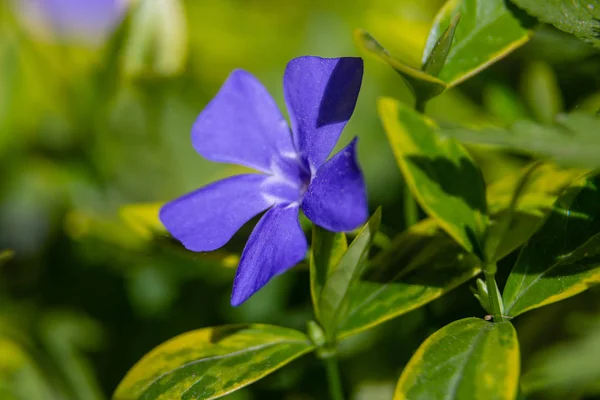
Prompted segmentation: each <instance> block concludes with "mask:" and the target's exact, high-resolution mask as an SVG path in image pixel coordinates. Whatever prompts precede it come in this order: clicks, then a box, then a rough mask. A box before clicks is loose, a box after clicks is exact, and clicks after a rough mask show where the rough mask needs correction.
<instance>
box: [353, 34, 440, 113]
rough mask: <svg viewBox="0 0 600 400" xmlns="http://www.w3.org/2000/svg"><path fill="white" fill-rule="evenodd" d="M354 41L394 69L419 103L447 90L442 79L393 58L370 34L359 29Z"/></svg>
mask: <svg viewBox="0 0 600 400" xmlns="http://www.w3.org/2000/svg"><path fill="white" fill-rule="evenodd" d="M354 41H355V42H356V43H357V44H358V46H359V47H360V48H361V49H362V50H363V51H364V52H366V53H370V54H373V55H374V56H375V57H377V58H378V59H380V60H382V61H384V62H386V63H387V64H389V65H390V66H391V67H392V68H394V70H395V71H396V72H397V73H398V74H400V76H401V77H402V78H404V80H405V81H406V82H407V83H408V85H409V86H410V88H411V89H412V90H413V92H414V94H415V97H416V98H417V102H424V101H427V100H429V99H431V98H432V97H435V96H437V95H439V94H441V93H442V92H443V91H444V90H446V84H445V83H444V82H442V81H441V80H440V79H438V78H436V77H434V76H432V75H430V74H428V73H426V72H423V71H421V70H419V69H417V68H413V67H411V66H409V65H407V64H405V63H403V62H402V61H400V60H398V59H396V58H394V57H392V56H391V55H390V53H388V51H387V50H386V49H385V48H384V47H383V46H382V45H381V44H380V43H379V42H378V41H377V40H375V38H374V37H373V36H371V34H370V33H368V32H366V31H364V30H362V29H357V30H355V31H354Z"/></svg>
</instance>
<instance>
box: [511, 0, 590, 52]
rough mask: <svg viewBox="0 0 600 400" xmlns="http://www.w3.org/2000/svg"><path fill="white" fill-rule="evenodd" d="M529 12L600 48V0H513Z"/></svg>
mask: <svg viewBox="0 0 600 400" xmlns="http://www.w3.org/2000/svg"><path fill="white" fill-rule="evenodd" d="M512 2H513V3H515V4H516V5H518V6H519V7H521V8H523V9H524V10H525V11H527V12H528V13H529V14H531V15H533V16H534V17H536V18H537V19H539V20H540V21H542V22H545V23H547V24H552V25H554V26H555V27H557V28H558V29H560V30H562V31H565V32H568V33H572V34H573V35H575V36H577V37H578V38H580V39H582V40H585V41H586V42H588V43H590V44H593V45H594V46H596V47H598V48H600V3H598V0H576V1H572V0H512Z"/></svg>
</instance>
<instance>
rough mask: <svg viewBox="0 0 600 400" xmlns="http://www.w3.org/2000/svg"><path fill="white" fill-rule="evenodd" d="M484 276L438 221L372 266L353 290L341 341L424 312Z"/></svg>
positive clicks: (410, 232)
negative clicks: (395, 320)
mask: <svg viewBox="0 0 600 400" xmlns="http://www.w3.org/2000/svg"><path fill="white" fill-rule="evenodd" d="M478 273H479V260H478V259H477V258H476V257H475V256H473V255H472V254H469V253H468V252H466V251H465V250H464V249H463V248H462V247H461V246H460V245H458V244H457V243H456V242H455V241H454V240H453V239H452V238H451V237H450V236H448V234H447V233H446V232H444V231H443V230H442V229H441V228H440V227H439V226H438V225H437V223H436V222H435V221H434V220H433V219H426V220H423V221H420V222H419V223H417V224H415V225H413V226H411V227H410V228H409V229H407V230H406V231H404V232H403V233H402V234H400V235H399V236H398V238H396V239H394V241H393V243H392V245H391V246H390V248H389V249H387V250H386V251H384V252H382V253H380V254H378V255H377V256H376V257H375V258H374V259H373V261H372V262H371V268H370V270H369V271H368V272H367V273H366V274H365V276H364V277H363V278H361V280H360V281H359V282H357V284H356V285H354V286H353V287H352V288H351V289H350V293H349V294H348V297H349V298H350V305H349V306H348V310H350V311H349V313H348V315H347V316H346V317H345V319H344V320H343V322H342V325H341V332H340V334H339V336H340V337H347V336H350V335H354V334H356V333H358V332H360V331H363V330H365V329H369V328H371V327H373V326H375V325H378V324H381V323H383V322H385V321H387V320H389V319H392V318H395V317H397V316H400V315H402V314H406V313H407V312H409V311H412V310H414V309H416V308H419V307H421V306H423V305H425V304H427V303H429V302H431V301H433V300H435V299H437V298H438V297H440V296H442V295H443V294H444V293H446V292H448V291H449V290H451V289H454V288H455V287H456V286H458V285H460V284H462V283H464V282H466V281H468V280H469V279H471V278H472V277H473V276H475V275H477V274H478Z"/></svg>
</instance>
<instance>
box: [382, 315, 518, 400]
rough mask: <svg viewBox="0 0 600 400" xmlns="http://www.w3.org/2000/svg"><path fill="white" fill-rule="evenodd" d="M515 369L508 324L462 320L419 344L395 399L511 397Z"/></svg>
mask: <svg viewBox="0 0 600 400" xmlns="http://www.w3.org/2000/svg"><path fill="white" fill-rule="evenodd" d="M519 369H520V360H519V343H518V341H517V334H516V332H515V328H514V327H513V326H512V325H511V323H510V322H501V323H493V322H486V321H484V320H481V319H478V318H466V319H462V320H459V321H456V322H453V323H451V324H450V325H447V326H445V327H443V328H442V329H440V330H439V331H437V332H436V333H434V334H433V335H431V336H430V337H429V338H427V340H425V342H423V344H421V346H420V347H419V349H418V350H417V351H416V353H415V354H414V355H413V356H412V358H411V359H410V361H409V363H408V365H407V366H406V368H404V371H403V372H402V375H401V376H400V380H399V381H398V386H397V387H396V392H395V394H394V400H430V399H445V400H470V399H473V400H479V399H486V400H514V399H515V398H516V397H517V389H518V384H519Z"/></svg>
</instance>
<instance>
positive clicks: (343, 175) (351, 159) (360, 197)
mask: <svg viewBox="0 0 600 400" xmlns="http://www.w3.org/2000/svg"><path fill="white" fill-rule="evenodd" d="M356 140H357V139H356V138H354V140H352V142H350V144H349V145H348V146H346V147H345V148H344V149H343V150H341V151H340V152H339V153H337V154H336V155H334V156H333V157H331V158H330V159H329V160H327V162H326V163H325V164H323V165H322V166H321V167H320V168H319V169H318V170H317V172H316V174H315V176H314V178H313V180H312V182H311V183H310V185H309V186H308V189H307V191H306V194H305V195H304V199H303V200H302V211H303V212H304V214H305V215H306V216H307V217H308V218H309V219H310V220H311V221H312V222H314V223H315V224H317V225H319V226H322V227H323V228H325V229H328V230H330V231H334V232H340V231H351V230H353V229H356V228H358V227H359V226H360V225H362V224H363V223H365V221H366V220H367V218H368V216H369V211H368V207H367V192H366V189H365V182H364V179H363V176H362V173H361V171H360V167H359V166H358V162H357V160H356Z"/></svg>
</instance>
